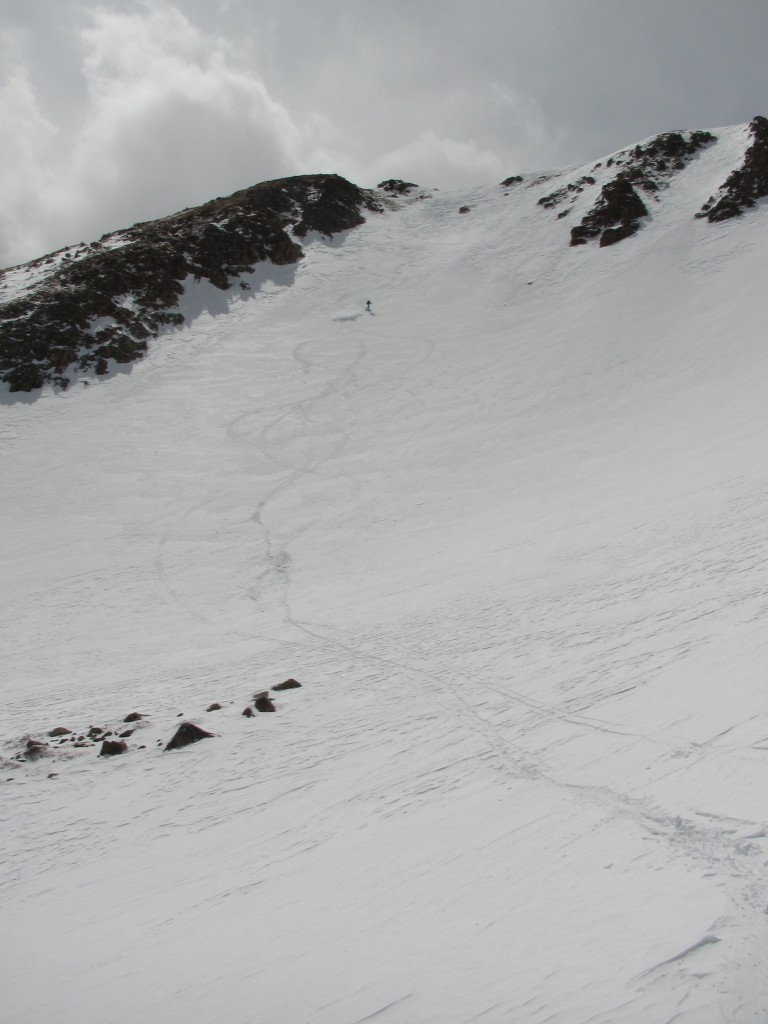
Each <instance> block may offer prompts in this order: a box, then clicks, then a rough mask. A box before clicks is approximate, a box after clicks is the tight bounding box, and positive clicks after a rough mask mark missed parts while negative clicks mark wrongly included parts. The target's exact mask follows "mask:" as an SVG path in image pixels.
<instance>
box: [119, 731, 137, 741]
mask: <svg viewBox="0 0 768 1024" xmlns="http://www.w3.org/2000/svg"><path fill="white" fill-rule="evenodd" d="M135 732H136V730H135V729H125V730H123V732H119V733H118V734H117V735H118V736H119V737H120V738H121V739H123V740H127V739H128V737H129V736H133V734H134V733H135Z"/></svg>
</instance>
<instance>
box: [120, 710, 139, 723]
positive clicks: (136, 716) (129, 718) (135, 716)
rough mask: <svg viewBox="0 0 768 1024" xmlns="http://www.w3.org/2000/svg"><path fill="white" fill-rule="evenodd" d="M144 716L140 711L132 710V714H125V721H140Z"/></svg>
mask: <svg viewBox="0 0 768 1024" xmlns="http://www.w3.org/2000/svg"><path fill="white" fill-rule="evenodd" d="M143 717H144V715H140V714H139V712H138V711H132V712H131V713H130V715H126V716H125V718H124V719H123V721H124V722H139V721H141V719H142V718H143Z"/></svg>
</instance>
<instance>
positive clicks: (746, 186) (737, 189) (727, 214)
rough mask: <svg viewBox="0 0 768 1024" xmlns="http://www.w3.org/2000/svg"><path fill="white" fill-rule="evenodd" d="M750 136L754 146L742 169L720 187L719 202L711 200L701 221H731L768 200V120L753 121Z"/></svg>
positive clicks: (729, 176)
mask: <svg viewBox="0 0 768 1024" xmlns="http://www.w3.org/2000/svg"><path fill="white" fill-rule="evenodd" d="M749 132H750V134H751V136H752V144H751V145H750V146H749V147H748V148H747V150H746V152H745V153H744V159H743V161H742V164H741V167H737V168H736V169H735V170H733V171H731V173H730V174H729V175H728V177H727V178H726V180H725V181H724V182H723V184H722V185H721V186H720V190H719V196H718V198H717V199H716V198H715V197H714V196H710V197H709V199H708V200H707V201H706V203H704V205H703V206H702V208H701V210H700V211H699V212H698V213H697V214H696V216H697V217H706V218H707V220H708V221H709V222H710V223H713V222H715V221H721V220H730V218H732V217H739V216H741V214H742V213H743V212H744V211H745V210H747V209H749V208H750V207H752V206H755V205H756V203H757V200H758V199H762V198H764V197H765V196H768V118H765V117H761V116H758V117H755V118H753V119H752V120H751V121H750V123H749Z"/></svg>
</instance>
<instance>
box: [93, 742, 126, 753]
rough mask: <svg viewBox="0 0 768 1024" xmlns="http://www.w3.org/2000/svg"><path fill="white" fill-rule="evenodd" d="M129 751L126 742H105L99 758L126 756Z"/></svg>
mask: <svg viewBox="0 0 768 1024" xmlns="http://www.w3.org/2000/svg"><path fill="white" fill-rule="evenodd" d="M127 750H128V744H127V743H126V742H125V741H124V740H104V741H103V742H102V744H101V750H100V751H99V757H113V756H114V755H115V754H124V753H125V752H126V751H127Z"/></svg>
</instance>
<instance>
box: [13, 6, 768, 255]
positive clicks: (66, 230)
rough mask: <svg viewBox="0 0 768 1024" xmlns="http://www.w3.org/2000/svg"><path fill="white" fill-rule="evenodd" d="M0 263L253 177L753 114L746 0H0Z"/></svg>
mask: <svg viewBox="0 0 768 1024" xmlns="http://www.w3.org/2000/svg"><path fill="white" fill-rule="evenodd" d="M0 15H1V17H0V142H1V143H2V152H3V161H2V164H0V194H1V195H2V204H0V265H7V264H9V263H11V262H17V261H19V260H23V259H28V258H30V257H32V256H34V255H38V254H39V253H41V252H43V251H46V250H49V249H51V248H53V247H54V246H59V245H63V244H65V243H69V242H77V241H80V240H81V239H90V238H94V237H98V236H99V235H100V234H101V233H102V232H104V231H106V230H109V229H112V228H116V227H119V226H123V225H124V224H126V223H132V222H133V221H135V220H138V219H146V218H149V217H153V216H158V215H160V214H163V213H167V212H170V211H172V210H175V209H178V208H180V207H182V206H188V205H192V204H194V203H199V202H203V201H205V200H206V199H208V198H211V197H212V196H215V195H222V194H226V193H227V192H230V191H232V190H234V189H236V188H240V187H244V186H246V185H249V184H252V183H253V182H256V181H259V180H263V179H265V178H270V177H276V176H279V175H283V174H290V173H302V172H310V171H318V170H323V171H338V172H339V173H341V174H345V175H346V176H347V177H350V178H352V179H353V180H355V181H357V182H359V183H360V184H364V185H371V184H375V183H376V182H377V181H378V180H380V178H382V177H389V176H398V177H407V178H410V179H412V180H415V181H419V182H421V183H423V184H426V185H435V186H445V187H449V186H451V185H458V184H477V183H481V182H484V181H496V180H499V178H501V177H504V176H506V175H508V174H511V173H513V172H517V171H521V170H534V169H537V168H541V167H551V166H556V165H561V164H569V163H576V162H581V161H586V160H591V159H594V158H597V157H600V156H602V155H604V154H606V153H608V152H610V151H612V150H614V149H617V148H619V147H621V146H623V145H626V144H628V143H631V142H634V141H637V140H639V139H641V138H644V137H646V136H648V135H651V134H654V133H656V132H659V131H663V130H666V129H670V128H675V127H717V126H718V125H722V124H732V123H739V122H742V121H746V120H748V119H749V118H751V117H752V116H753V115H754V114H755V113H760V112H763V111H765V112H767V113H768V96H767V95H766V93H767V92H768V90H767V89H766V86H767V85H768V72H767V71H766V68H765V61H764V58H763V53H762V50H763V46H764V41H765V39H766V37H767V33H766V30H767V29H768V4H766V3H765V0H740V2H739V3H738V4H735V5H731V6H730V7H725V6H724V5H722V4H721V3H715V2H714V0H674V2H672V3H670V2H669V0H663V2H662V0H646V2H645V3H643V4H636V3H630V2H629V0H627V2H624V0H518V2H514V0H475V2H474V3H473V4H468V3H466V2H465V0H441V3H440V4H435V3H433V2H432V0H410V2H407V3H406V2H403V0H324V2H317V0H292V2H290V3H285V2H284V0H281V2H276V0H218V2H217V0H176V2H172V0H146V2H138V0H137V2H129V0H124V2H116V0H104V2H96V3H88V2H85V0H55V2H54V0H28V2H26V3H23V4H22V3H21V2H19V0H4V2H3V0H0Z"/></svg>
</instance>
